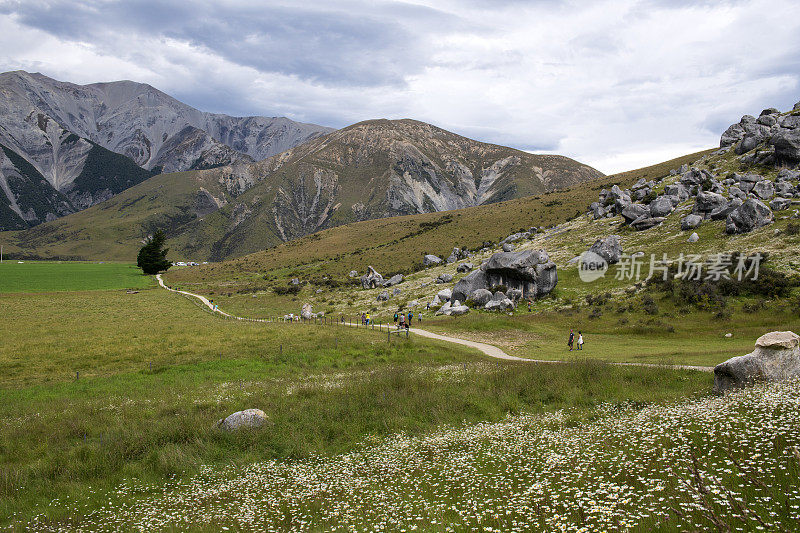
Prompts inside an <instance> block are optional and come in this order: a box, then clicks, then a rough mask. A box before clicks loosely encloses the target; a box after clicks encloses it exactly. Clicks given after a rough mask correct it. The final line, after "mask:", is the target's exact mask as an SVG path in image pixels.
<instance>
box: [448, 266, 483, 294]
mask: <svg viewBox="0 0 800 533" xmlns="http://www.w3.org/2000/svg"><path fill="white" fill-rule="evenodd" d="M488 285H489V280H488V279H487V277H486V272H485V271H483V270H482V269H478V270H474V271H472V272H470V273H469V274H467V275H466V276H464V277H463V278H461V279H460V280H459V281H458V283H456V284H455V286H454V287H453V292H452V296H453V297H454V298H456V299H458V300H461V301H462V302H463V301H464V300H466V299H467V298H469V297H471V296H472V294H473V293H474V292H475V291H476V290H478V289H485V288H486V287H487V286H488Z"/></svg>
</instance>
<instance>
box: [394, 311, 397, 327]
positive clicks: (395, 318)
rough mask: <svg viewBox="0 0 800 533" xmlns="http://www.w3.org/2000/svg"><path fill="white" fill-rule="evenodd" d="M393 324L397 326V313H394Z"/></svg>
mask: <svg viewBox="0 0 800 533" xmlns="http://www.w3.org/2000/svg"><path fill="white" fill-rule="evenodd" d="M394 323H395V324H397V311H395V312H394Z"/></svg>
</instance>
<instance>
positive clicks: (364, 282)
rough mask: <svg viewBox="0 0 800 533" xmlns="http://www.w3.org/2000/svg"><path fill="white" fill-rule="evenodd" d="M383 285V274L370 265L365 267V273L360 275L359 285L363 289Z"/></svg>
mask: <svg viewBox="0 0 800 533" xmlns="http://www.w3.org/2000/svg"><path fill="white" fill-rule="evenodd" d="M382 285H383V276H381V275H380V274H378V271H377V270H375V269H374V268H372V267H371V266H368V267H367V273H366V274H364V275H363V276H361V287H363V288H364V289H374V288H376V287H380V286H382Z"/></svg>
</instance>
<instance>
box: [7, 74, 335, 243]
mask: <svg viewBox="0 0 800 533" xmlns="http://www.w3.org/2000/svg"><path fill="white" fill-rule="evenodd" d="M330 131H333V130H332V129H331V128H327V127H323V126H317V125H314V124H304V123H299V122H294V121H292V120H289V119H287V118H283V117H258V116H256V117H232V116H228V115H222V114H213V113H205V112H202V111H199V110H197V109H195V108H193V107H191V106H188V105H186V104H184V103H182V102H180V101H178V100H176V99H174V98H172V97H171V96H169V95H167V94H165V93H163V92H161V91H159V90H157V89H155V88H154V87H151V86H150V85H147V84H143V83H136V82H132V81H117V82H110V83H93V84H90V85H76V84H72V83H66V82H61V81H57V80H54V79H52V78H49V77H47V76H44V75H42V74H38V73H34V74H31V73H28V72H23V71H15V72H6V73H3V74H0V190H2V193H3V194H0V229H22V228H25V227H29V226H32V225H35V224H38V223H41V222H45V221H48V220H53V219H55V218H58V217H60V216H64V215H66V214H69V213H73V212H76V211H79V210H81V209H85V208H87V207H90V206H92V205H94V204H97V203H99V202H102V201H104V200H107V199H108V198H110V197H111V196H113V195H115V194H118V193H119V192H121V191H123V190H125V189H127V188H129V187H131V186H133V185H135V184H137V183H140V182H142V181H144V180H145V179H147V178H149V177H151V176H153V175H155V174H158V173H161V172H175V171H182V170H189V169H204V168H213V167H218V166H223V165H228V164H232V163H246V162H252V161H257V160H260V159H265V158H268V157H270V156H272V155H275V154H278V153H281V152H283V151H285V150H287V149H289V148H292V147H294V146H296V145H298V144H301V143H303V142H306V141H308V140H311V139H314V138H317V137H319V136H321V135H324V134H326V133H328V132H330Z"/></svg>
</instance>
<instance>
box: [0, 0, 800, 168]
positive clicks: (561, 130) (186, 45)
mask: <svg viewBox="0 0 800 533" xmlns="http://www.w3.org/2000/svg"><path fill="white" fill-rule="evenodd" d="M170 4H171V5H170ZM797 7H798V6H797V2H796V0H787V1H782V0H773V1H764V0H753V1H728V2H724V1H720V2H702V1H696V2H691V1H683V0H671V1H670V0H662V1H659V0H650V1H635V0H615V1H592V2H589V1H583V2H579V1H575V2H560V1H556V0H540V1H522V0H519V1H515V0H487V1H483V2H480V1H478V0H462V1H456V0H410V1H406V2H399V1H381V0H373V1H359V0H324V1H319V2H318V1H316V0H304V1H303V2H296V1H289V2H280V1H270V2H258V1H254V0H209V1H206V0H194V1H188V0H181V1H175V2H154V1H147V0H131V1H114V0H96V1H86V0H21V1H12V0H0V71H6V70H17V69H24V70H28V71H38V72H42V73H44V74H47V75H49V76H52V77H54V78H56V79H60V80H64V81H72V82H76V83H90V82H96V81H111V80H118V79H132V80H136V81H142V82H147V83H150V84H152V85H154V86H155V87H157V88H159V89H161V90H163V91H165V92H167V93H169V94H171V95H172V96H175V97H176V98H178V99H180V100H182V101H184V102H186V103H188V104H190V105H193V106H195V107H198V108H200V109H203V110H206V111H214V112H223V113H229V114H235V115H256V114H258V115H270V116H271V115H285V116H288V117H290V118H292V119H295V120H300V121H304V122H315V123H318V124H324V125H328V126H334V127H342V126H346V125H348V124H351V123H353V122H357V121H359V120H365V119H370V118H378V117H386V118H405V117H409V118H415V119H419V120H423V121H426V122H431V123H434V124H436V125H438V126H441V127H444V128H446V129H449V130H451V131H455V132H457V133H460V134H462V135H466V136H469V137H472V138H475V139H479V140H482V141H488V142H495V143H499V144H505V145H509V146H513V147H516V148H520V149H524V150H530V151H534V152H548V153H561V154H565V155H569V156H571V157H574V158H576V159H578V160H580V161H583V162H586V163H589V164H591V165H593V166H595V167H596V168H598V169H599V170H601V171H603V172H606V173H610V172H616V171H620V170H628V169H631V168H636V167H640V166H644V165H647V164H651V163H656V162H659V161H663V160H665V159H669V158H671V157H675V156H679V155H683V154H686V153H689V152H693V151H697V150H700V149H704V148H708V147H711V146H714V145H716V144H717V143H718V142H719V135H720V133H721V132H722V131H723V130H724V129H725V127H726V126H727V125H728V124H730V123H732V122H735V121H737V120H738V119H739V117H740V116H741V115H743V114H745V113H749V114H758V112H759V111H760V110H761V109H762V108H764V107H778V108H780V109H788V108H791V106H792V105H793V104H794V103H795V102H797V101H800V16H798V9H797Z"/></svg>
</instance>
